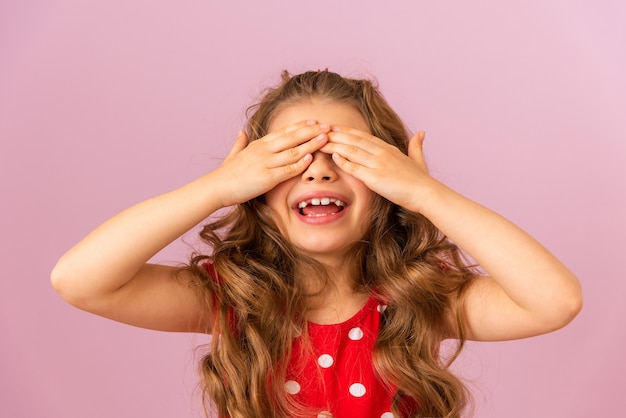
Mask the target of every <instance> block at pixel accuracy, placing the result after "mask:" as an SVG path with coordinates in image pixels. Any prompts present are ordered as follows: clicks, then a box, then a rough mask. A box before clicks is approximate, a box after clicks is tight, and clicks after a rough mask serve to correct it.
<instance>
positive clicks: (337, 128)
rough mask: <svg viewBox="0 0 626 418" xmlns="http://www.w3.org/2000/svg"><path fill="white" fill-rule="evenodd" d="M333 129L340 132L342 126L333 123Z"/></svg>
mask: <svg viewBox="0 0 626 418" xmlns="http://www.w3.org/2000/svg"><path fill="white" fill-rule="evenodd" d="M330 130H331V131H333V132H339V131H340V130H341V128H340V127H339V126H336V125H333V127H332V128H330Z"/></svg>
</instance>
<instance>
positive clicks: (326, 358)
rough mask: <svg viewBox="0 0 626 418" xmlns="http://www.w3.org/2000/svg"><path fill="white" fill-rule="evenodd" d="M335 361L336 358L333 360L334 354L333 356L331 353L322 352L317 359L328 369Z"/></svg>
mask: <svg viewBox="0 0 626 418" xmlns="http://www.w3.org/2000/svg"><path fill="white" fill-rule="evenodd" d="M334 362H335V360H333V356H331V355H330V354H322V355H321V356H319V358H318V359H317V363H318V364H319V365H320V366H322V367H323V368H325V369H328V368H329V367H330V366H332V365H333V363H334Z"/></svg>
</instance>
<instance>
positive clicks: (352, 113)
mask: <svg viewBox="0 0 626 418" xmlns="http://www.w3.org/2000/svg"><path fill="white" fill-rule="evenodd" d="M304 120H316V121H318V122H319V123H327V124H329V125H341V126H349V127H351V128H355V129H359V130H361V131H365V132H370V129H369V126H368V125H367V122H366V121H365V118H364V117H363V115H362V114H361V112H359V111H358V110H357V108H356V107H355V106H354V105H351V104H349V103H343V102H336V101H324V100H320V99H315V98H314V99H311V100H306V101H302V102H296V103H292V104H288V105H285V106H284V107H281V108H279V110H278V112H277V113H276V115H275V116H274V118H273V120H272V122H271V123H270V126H269V132H273V131H276V130H278V129H281V128H284V127H286V126H289V125H293V124H294V123H298V122H302V121H304ZM370 133H371V132H370Z"/></svg>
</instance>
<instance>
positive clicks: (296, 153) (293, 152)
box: [287, 148, 300, 158]
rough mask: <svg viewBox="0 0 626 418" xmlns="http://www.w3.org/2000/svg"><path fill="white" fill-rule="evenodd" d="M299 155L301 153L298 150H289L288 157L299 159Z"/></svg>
mask: <svg viewBox="0 0 626 418" xmlns="http://www.w3.org/2000/svg"><path fill="white" fill-rule="evenodd" d="M299 155H300V151H299V150H298V148H289V149H287V156H289V157H290V158H298V156H299Z"/></svg>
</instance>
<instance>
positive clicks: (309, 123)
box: [306, 120, 317, 125]
mask: <svg viewBox="0 0 626 418" xmlns="http://www.w3.org/2000/svg"><path fill="white" fill-rule="evenodd" d="M316 123H317V121H316V120H307V121H306V124H307V125H315V124H316Z"/></svg>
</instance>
